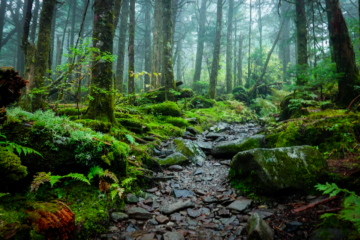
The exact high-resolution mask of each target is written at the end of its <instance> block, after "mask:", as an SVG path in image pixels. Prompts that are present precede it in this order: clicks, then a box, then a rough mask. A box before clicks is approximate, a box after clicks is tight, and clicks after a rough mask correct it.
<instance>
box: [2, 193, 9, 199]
mask: <svg viewBox="0 0 360 240" xmlns="http://www.w3.org/2000/svg"><path fill="white" fill-rule="evenodd" d="M6 195H10V193H0V198H1V197H4V196H6Z"/></svg>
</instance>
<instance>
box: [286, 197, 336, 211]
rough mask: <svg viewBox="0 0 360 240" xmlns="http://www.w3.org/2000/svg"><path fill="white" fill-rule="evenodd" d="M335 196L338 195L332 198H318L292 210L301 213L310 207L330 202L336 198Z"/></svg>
mask: <svg viewBox="0 0 360 240" xmlns="http://www.w3.org/2000/svg"><path fill="white" fill-rule="evenodd" d="M335 198H337V196H335V197H331V198H325V199H322V200H317V201H315V202H312V203H309V204H308V205H305V206H302V207H299V208H295V209H293V210H291V212H292V213H299V212H302V211H305V210H307V209H309V208H313V207H315V206H316V205H318V204H322V203H327V202H330V201H332V200H334V199H335Z"/></svg>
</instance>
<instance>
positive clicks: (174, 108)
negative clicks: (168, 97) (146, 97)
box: [146, 101, 181, 117]
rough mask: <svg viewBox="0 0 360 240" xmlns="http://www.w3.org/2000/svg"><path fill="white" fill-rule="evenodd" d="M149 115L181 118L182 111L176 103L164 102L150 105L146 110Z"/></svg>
mask: <svg viewBox="0 0 360 240" xmlns="http://www.w3.org/2000/svg"><path fill="white" fill-rule="evenodd" d="M146 111H147V113H149V114H150V113H152V114H154V115H162V116H172V117H180V116H181V109H180V108H179V106H178V105H177V104H176V103H174V102H170V101H167V102H163V103H159V104H155V105H150V106H148V107H147V108H146Z"/></svg>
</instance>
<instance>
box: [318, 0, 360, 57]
mask: <svg viewBox="0 0 360 240" xmlns="http://www.w3.org/2000/svg"><path fill="white" fill-rule="evenodd" d="M325 4H326V15H327V19H328V31H329V33H330V32H334V27H333V26H332V25H331V21H332V19H333V12H332V10H331V5H330V1H329V0H327V1H325ZM359 6H360V5H359ZM329 45H330V46H329V47H330V56H331V62H332V63H334V62H335V56H334V43H333V40H332V38H331V37H330V39H329Z"/></svg>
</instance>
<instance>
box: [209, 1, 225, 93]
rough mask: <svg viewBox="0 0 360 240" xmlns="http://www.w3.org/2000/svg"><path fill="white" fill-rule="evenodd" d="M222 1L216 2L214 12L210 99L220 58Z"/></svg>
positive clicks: (214, 87) (214, 91)
mask: <svg viewBox="0 0 360 240" xmlns="http://www.w3.org/2000/svg"><path fill="white" fill-rule="evenodd" d="M222 2H223V1H222V0H218V1H217V10H216V35H215V41H214V54H213V62H212V66H211V75H210V86H209V95H210V98H212V99H215V97H216V85H217V77H218V71H219V58H220V47H221V28H222V7H223V6H222Z"/></svg>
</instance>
